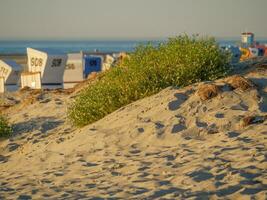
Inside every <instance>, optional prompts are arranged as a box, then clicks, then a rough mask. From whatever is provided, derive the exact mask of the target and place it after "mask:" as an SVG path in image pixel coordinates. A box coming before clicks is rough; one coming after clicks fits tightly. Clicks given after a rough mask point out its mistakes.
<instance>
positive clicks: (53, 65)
mask: <svg viewBox="0 0 267 200" xmlns="http://www.w3.org/2000/svg"><path fill="white" fill-rule="evenodd" d="M27 56H28V65H27V69H26V72H24V73H23V74H22V76H21V87H22V88H23V87H26V86H27V87H30V88H32V89H39V83H38V82H40V83H41V87H42V88H62V87H63V76H64V71H65V66H66V61H67V55H66V54H60V53H55V52H51V51H41V50H37V49H32V48H27ZM38 73H40V75H38ZM38 77H39V79H40V81H39V80H37V79H38ZM31 80H32V81H33V82H30V81H31Z"/></svg>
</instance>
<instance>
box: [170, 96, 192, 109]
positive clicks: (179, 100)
mask: <svg viewBox="0 0 267 200" xmlns="http://www.w3.org/2000/svg"><path fill="white" fill-rule="evenodd" d="M174 96H175V97H176V98H177V100H174V101H171V102H170V103H169V105H168V107H169V110H171V111H175V110H177V109H178V108H179V107H180V106H181V105H182V104H183V103H184V102H185V101H186V100H187V99H188V96H187V95H186V94H183V93H176V94H175V95H174Z"/></svg>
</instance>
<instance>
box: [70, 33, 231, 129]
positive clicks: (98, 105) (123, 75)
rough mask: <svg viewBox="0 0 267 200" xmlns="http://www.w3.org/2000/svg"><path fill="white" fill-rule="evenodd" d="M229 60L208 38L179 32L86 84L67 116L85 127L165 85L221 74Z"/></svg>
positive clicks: (225, 71)
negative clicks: (91, 82)
mask: <svg viewBox="0 0 267 200" xmlns="http://www.w3.org/2000/svg"><path fill="white" fill-rule="evenodd" d="M229 61H230V57H229V55H228V54H227V53H226V52H223V51H222V50H221V49H220V48H219V47H218V45H217V43H216V41H215V40H214V39H213V38H208V37H207V38H199V37H195V36H192V37H189V36H187V35H182V36H178V37H175V38H170V39H169V40H168V41H166V42H164V43H161V44H159V45H158V46H153V45H152V44H147V45H142V46H139V47H137V48H136V50H135V51H134V52H133V53H132V54H131V55H130V58H128V59H127V60H126V61H125V62H124V63H125V64H124V66H117V67H114V68H112V69H111V70H109V71H107V72H105V73H104V75H103V76H102V77H101V78H100V79H99V80H98V81H96V82H94V83H93V84H91V85H89V86H88V87H87V88H86V89H85V90H84V91H83V92H82V93H81V94H80V95H79V96H78V97H77V98H76V99H75V101H74V102H73V104H72V105H71V106H70V107H69V109H68V117H69V119H70V120H71V122H72V123H73V124H74V125H76V126H80V127H81V126H85V125H87V124H90V123H93V122H95V121H97V120H99V119H101V118H103V117H104V116H106V115H108V114H109V113H111V112H113V111H115V110H117V109H118V108H120V107H122V106H125V105H127V104H129V103H131V102H133V101H136V100H138V99H141V98H144V97H147V96H150V95H153V94H155V93H157V92H159V91H160V90H162V89H164V88H166V87H169V86H179V87H183V86H186V85H190V84H192V83H195V82H199V81H204V80H214V79H217V78H220V77H223V76H225V75H226V74H227V73H228V71H229Z"/></svg>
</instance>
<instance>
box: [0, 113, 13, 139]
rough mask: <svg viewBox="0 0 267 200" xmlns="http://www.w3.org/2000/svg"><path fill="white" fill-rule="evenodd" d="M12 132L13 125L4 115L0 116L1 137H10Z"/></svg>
mask: <svg viewBox="0 0 267 200" xmlns="http://www.w3.org/2000/svg"><path fill="white" fill-rule="evenodd" d="M11 133H12V129H11V126H10V125H9V123H8V121H7V119H6V118H5V117H4V116H2V115H1V116H0V138H5V137H9V136H10V135H11Z"/></svg>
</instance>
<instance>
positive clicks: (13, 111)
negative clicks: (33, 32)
mask: <svg viewBox="0 0 267 200" xmlns="http://www.w3.org/2000/svg"><path fill="white" fill-rule="evenodd" d="M242 73H243V75H244V76H245V77H246V78H247V80H249V81H252V83H253V85H254V86H253V87H252V88H249V89H247V90H242V88H236V89H233V88H231V87H229V78H225V79H221V80H217V81H215V82H213V83H212V84H214V85H216V86H218V87H219V88H220V91H219V93H218V94H217V95H216V96H215V97H213V98H210V99H207V100H201V96H200V93H199V92H200V91H199V88H200V87H201V85H203V84H204V83H199V84H194V85H191V86H188V87H185V88H180V89H179V88H166V89H165V90H163V91H161V92H160V93H158V94H156V95H154V96H151V97H148V98H145V99H142V100H139V101H137V102H134V103H132V104H130V105H128V106H125V107H123V108H121V109H119V110H117V111H116V112H114V113H112V114H110V115H108V116H107V117H105V118H104V119H102V120H100V121H98V122H96V123H93V124H91V125H88V126H85V127H84V128H81V129H79V128H75V127H72V126H71V124H70V122H69V121H68V120H67V116H66V110H67V107H68V105H69V103H70V102H71V101H72V100H73V97H75V95H77V94H76V93H75V92H74V93H71V94H69V93H68V92H62V91H53V92H51V91H50V92H49V91H43V92H40V91H39V92H38V91H37V92H36V91H24V92H22V91H20V92H16V93H9V94H6V96H5V97H3V99H4V100H5V103H6V105H5V106H4V107H3V106H2V112H4V113H6V114H7V115H8V117H9V119H10V122H11V123H12V124H14V136H13V137H11V138H10V139H8V140H3V141H1V142H0V171H1V173H0V199H240V200H241V199H242V200H244V199H259V200H264V199H266V198H267V157H266V155H267V117H266V112H267V78H266V77H267V69H266V68H257V69H248V70H246V72H242ZM205 84H207V83H205ZM208 84H210V83H208ZM247 117H251V118H253V119H252V120H246V119H245V118H247Z"/></svg>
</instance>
